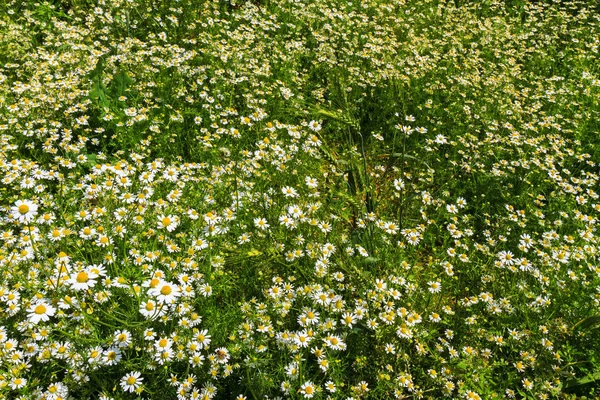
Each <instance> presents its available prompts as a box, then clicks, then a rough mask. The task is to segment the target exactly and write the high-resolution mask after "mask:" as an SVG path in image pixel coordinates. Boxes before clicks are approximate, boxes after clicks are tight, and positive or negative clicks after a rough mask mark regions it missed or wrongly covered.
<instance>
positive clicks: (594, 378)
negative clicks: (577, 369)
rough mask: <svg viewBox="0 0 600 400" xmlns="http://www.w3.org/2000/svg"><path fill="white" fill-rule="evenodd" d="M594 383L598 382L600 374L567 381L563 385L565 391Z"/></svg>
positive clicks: (596, 373)
mask: <svg viewBox="0 0 600 400" xmlns="http://www.w3.org/2000/svg"><path fill="white" fill-rule="evenodd" d="M596 381H600V372H595V373H593V374H590V375H587V376H585V377H583V378H580V379H576V380H572V381H569V382H567V383H566V384H565V389H567V390H568V389H573V388H575V387H577V386H583V385H587V384H589V383H594V382H596Z"/></svg>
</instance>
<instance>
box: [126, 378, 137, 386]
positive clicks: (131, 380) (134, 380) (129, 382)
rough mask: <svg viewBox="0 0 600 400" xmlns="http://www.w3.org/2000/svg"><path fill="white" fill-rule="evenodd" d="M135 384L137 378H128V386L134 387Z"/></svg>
mask: <svg viewBox="0 0 600 400" xmlns="http://www.w3.org/2000/svg"><path fill="white" fill-rule="evenodd" d="M135 382H136V379H135V377H133V376H130V377H129V378H127V384H128V385H134V384H135Z"/></svg>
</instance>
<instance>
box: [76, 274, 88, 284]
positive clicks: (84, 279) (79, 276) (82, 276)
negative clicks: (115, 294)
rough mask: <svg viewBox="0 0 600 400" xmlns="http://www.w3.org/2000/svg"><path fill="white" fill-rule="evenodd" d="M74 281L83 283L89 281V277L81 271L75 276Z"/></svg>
mask: <svg viewBox="0 0 600 400" xmlns="http://www.w3.org/2000/svg"><path fill="white" fill-rule="evenodd" d="M75 279H76V280H77V282H79V283H85V282H87V281H88V280H89V279H90V276H89V275H88V274H87V272H84V271H81V272H80V273H78V274H77V278H75Z"/></svg>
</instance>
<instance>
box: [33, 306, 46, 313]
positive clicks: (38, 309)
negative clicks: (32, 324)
mask: <svg viewBox="0 0 600 400" xmlns="http://www.w3.org/2000/svg"><path fill="white" fill-rule="evenodd" d="M33 312H34V313H36V314H38V315H42V314H45V313H46V306H45V305H43V304H40V305H38V306H37V307H36V308H35V310H33Z"/></svg>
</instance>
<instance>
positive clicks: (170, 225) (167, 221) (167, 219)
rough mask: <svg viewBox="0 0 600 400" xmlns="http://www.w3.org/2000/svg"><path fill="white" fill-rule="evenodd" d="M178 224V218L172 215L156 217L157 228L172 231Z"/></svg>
mask: <svg viewBox="0 0 600 400" xmlns="http://www.w3.org/2000/svg"><path fill="white" fill-rule="evenodd" d="M177 225H179V218H178V217H177V216H174V215H168V216H165V215H161V216H159V217H158V224H157V228H158V229H166V230H167V231H169V232H173V231H174V230H175V228H177Z"/></svg>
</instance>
